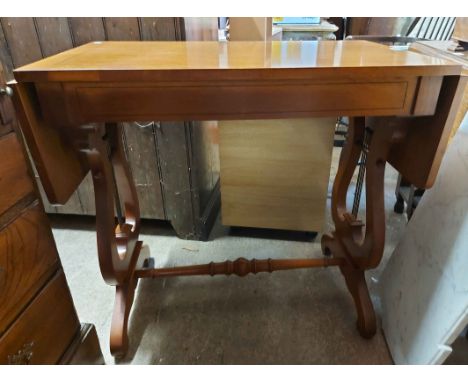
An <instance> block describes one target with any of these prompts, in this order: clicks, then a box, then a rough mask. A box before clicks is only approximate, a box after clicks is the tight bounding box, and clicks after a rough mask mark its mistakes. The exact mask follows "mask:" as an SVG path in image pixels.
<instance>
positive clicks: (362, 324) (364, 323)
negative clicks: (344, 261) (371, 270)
mask: <svg viewBox="0 0 468 382" xmlns="http://www.w3.org/2000/svg"><path fill="white" fill-rule="evenodd" d="M340 270H341V273H342V274H343V276H344V277H345V280H346V285H347V286H348V290H349V292H350V293H351V295H352V297H353V300H354V305H355V307H356V312H357V323H356V325H357V329H358V331H359V334H360V335H361V336H362V337H364V338H372V337H373V336H374V335H375V333H376V331H377V320H376V317H375V312H374V306H373V305H372V301H371V298H370V295H369V290H368V288H367V284H366V278H365V276H364V271H362V270H359V269H354V268H352V267H351V266H348V265H345V266H341V267H340Z"/></svg>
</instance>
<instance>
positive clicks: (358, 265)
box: [322, 118, 376, 338]
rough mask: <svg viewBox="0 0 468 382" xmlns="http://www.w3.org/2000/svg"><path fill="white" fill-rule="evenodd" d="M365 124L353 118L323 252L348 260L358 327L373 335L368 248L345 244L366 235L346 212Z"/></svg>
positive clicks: (346, 266) (346, 270) (347, 272)
mask: <svg viewBox="0 0 468 382" xmlns="http://www.w3.org/2000/svg"><path fill="white" fill-rule="evenodd" d="M364 123H365V120H364V118H353V119H352V120H350V126H349V131H348V137H347V141H346V144H345V147H344V148H343V150H342V152H341V156H340V163H339V168H338V172H337V175H336V178H335V182H334V184H333V193H332V216H333V221H334V223H335V230H336V231H335V232H333V233H332V234H328V235H323V237H322V252H323V254H324V255H326V256H331V255H333V257H337V258H342V259H344V260H345V262H344V265H341V266H340V270H341V273H342V274H343V276H344V278H345V281H346V285H347V287H348V290H349V292H350V293H351V295H352V297H353V300H354V304H355V307H356V312H357V316H358V318H357V327H358V330H359V333H360V334H361V335H362V336H363V337H365V338H370V337H372V336H373V335H374V334H375V332H376V318H375V312H374V308H373V306H372V302H371V299H370V295H369V291H368V289H367V285H366V280H365V277H364V270H365V268H366V266H365V264H363V262H362V261H361V260H362V259H363V258H364V257H365V253H363V252H365V251H363V250H361V248H359V245H357V244H355V245H354V248H353V249H354V250H353V249H351V250H350V248H348V245H346V243H348V244H349V243H358V242H361V240H362V236H363V231H362V223H361V222H360V221H357V220H356V219H355V218H354V217H353V216H352V215H351V214H350V213H349V212H348V211H347V208H346V195H347V191H348V188H349V184H350V182H351V179H352V177H353V173H354V171H355V168H356V164H357V162H358V160H359V156H360V153H361V145H362V142H363V139H364V131H365V124H364ZM356 250H357V251H356ZM357 252H359V253H357Z"/></svg>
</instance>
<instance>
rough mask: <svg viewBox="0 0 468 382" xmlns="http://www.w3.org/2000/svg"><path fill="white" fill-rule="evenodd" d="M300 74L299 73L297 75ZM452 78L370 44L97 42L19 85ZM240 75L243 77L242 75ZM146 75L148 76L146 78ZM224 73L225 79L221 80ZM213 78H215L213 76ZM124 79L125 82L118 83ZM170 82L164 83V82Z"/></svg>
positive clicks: (32, 69) (451, 68)
mask: <svg viewBox="0 0 468 382" xmlns="http://www.w3.org/2000/svg"><path fill="white" fill-rule="evenodd" d="M292 69H294V70H292ZM312 69H313V74H314V75H317V74H319V72H320V73H321V74H326V73H329V74H336V72H337V70H340V74H342V73H343V72H346V73H348V74H350V75H352V74H353V73H361V74H366V75H368V74H369V70H372V71H373V75H379V70H380V71H383V72H382V73H385V74H386V75H387V76H388V75H393V76H398V75H452V74H459V73H460V67H459V66H458V65H456V64H455V63H453V62H450V61H446V60H444V59H441V58H435V57H429V56H425V55H422V54H417V53H413V52H407V51H403V52H402V51H394V50H392V49H390V48H389V47H387V46H384V45H380V44H376V43H372V42H368V41H273V42H250V41H249V42H244V41H236V42H206V41H204V42H195V41H192V42H155V41H147V42H146V41H145V42H143V41H106V42H93V43H89V44H86V45H82V46H80V47H77V48H75V49H71V50H68V51H66V52H63V53H59V54H57V55H54V56H51V57H48V58H45V59H43V60H40V61H37V62H35V63H32V64H29V65H26V66H23V67H21V68H19V69H16V70H15V77H16V79H17V80H18V81H32V82H34V81H95V80H99V81H106V80H109V81H113V80H114V81H115V80H117V79H118V80H121V79H122V75H124V78H125V79H127V80H132V79H135V80H139V79H159V78H164V79H171V78H176V77H171V74H173V75H174V76H180V74H181V72H187V71H190V72H191V74H194V72H196V74H197V75H200V74H201V73H206V72H212V71H213V70H215V71H216V72H218V75H221V76H223V75H228V73H230V74H232V73H233V72H237V74H241V75H242V76H244V77H245V76H249V75H252V74H253V72H255V73H256V74H259V70H261V75H264V76H266V77H265V78H269V77H268V76H270V75H271V76H273V75H278V74H282V75H288V76H291V75H294V76H296V75H301V76H307V75H310V74H312V72H311V70H312ZM239 72H240V73H239ZM142 73H144V76H142ZM221 73H223V74H221ZM211 74H212V73H211ZM118 76H120V77H118ZM162 76H164V77H162Z"/></svg>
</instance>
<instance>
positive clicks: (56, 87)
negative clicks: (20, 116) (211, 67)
mask: <svg viewBox="0 0 468 382" xmlns="http://www.w3.org/2000/svg"><path fill="white" fill-rule="evenodd" d="M429 78H431V77H429ZM437 78H438V79H441V77H437ZM425 79H426V77H409V78H398V79H393V80H391V79H389V80H387V79H386V80H382V81H368V82H341V83H340V82H330V83H323V82H317V81H314V82H304V83H298V82H297V81H296V82H291V83H288V82H279V83H275V82H254V83H242V82H241V83H235V82H234V83H222V84H216V83H208V84H194V83H189V84H160V83H155V84H152V83H125V82H123V83H107V82H90V83H83V82H69V83H36V90H37V92H38V95H39V100H40V102H41V108H42V110H43V112H44V115H45V116H46V118H47V119H49V120H51V121H55V122H56V123H58V124H66V125H75V126H76V125H81V124H85V123H91V122H128V121H147V120H160V121H177V120H242V119H244V120H245V119H281V118H304V117H330V116H341V115H348V116H364V115H372V116H414V115H430V114H433V113H434V111H435V106H436V101H437V97H438V90H439V89H437V88H435V89H431V90H434V91H432V92H431V94H428V92H420V91H418V89H420V88H421V84H422V83H425ZM434 95H435V96H434ZM421 103H423V104H424V105H425V107H424V108H421V107H417V108H415V105H419V104H421ZM415 110H416V112H415ZM56 123H54V124H56Z"/></svg>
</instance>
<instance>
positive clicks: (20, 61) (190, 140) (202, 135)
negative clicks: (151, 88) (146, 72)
mask: <svg viewBox="0 0 468 382" xmlns="http://www.w3.org/2000/svg"><path fill="white" fill-rule="evenodd" d="M217 39H218V29H217V18H216V17H207V18H174V17H168V18H164V17H138V18H137V17H115V18H113V17H105V18H101V17H92V18H86V17H84V18H83V17H69V18H67V17H34V18H33V17H21V18H16V17H2V18H0V62H2V63H3V65H4V66H5V68H6V76H7V79H9V80H11V79H12V78H13V75H12V70H13V68H15V67H19V66H22V65H25V64H28V63H30V62H33V61H37V60H39V59H42V58H45V57H48V56H51V55H53V54H56V53H59V52H62V51H65V50H68V49H71V48H73V47H76V46H80V45H82V44H85V43H87V42H90V41H104V40H145V41H146V40H164V41H177V40H217ZM140 53H141V52H136V53H135V57H138V55H139V54H140ZM123 129H124V134H125V138H124V139H125V143H124V150H125V152H126V155H127V157H128V160H129V162H130V167H131V170H132V173H133V176H134V178H135V183H136V188H137V192H138V197H139V200H140V204H141V206H140V207H141V214H142V217H143V218H150V219H162V220H168V221H170V222H171V224H172V226H173V228H174V229H175V231H176V233H177V234H178V236H179V237H181V238H187V239H206V237H207V235H208V234H209V231H210V229H211V223H212V222H213V220H214V218H215V217H216V215H217V213H218V211H219V204H220V194H219V184H218V179H219V159H218V149H217V142H216V141H215V138H216V136H217V135H216V133H214V132H215V130H216V126H215V125H214V126H213V124H203V123H202V124H200V122H194V121H163V122H160V121H140V122H139V123H138V124H137V123H135V122H133V121H126V122H125V123H124V124H123ZM44 139H48V137H46V136H44ZM62 159H63V160H64V161H65V162H66V163H63V166H65V167H66V166H69V165H70V163H69V162H70V160H71V159H70V158H69V157H68V154H66V153H64V156H63V157H62ZM74 163H75V166H74V167H73V168H74V169H73V170H72V171H71V172H70V173H69V174H68V177H67V181H70V186H71V187H73V189H75V188H76V185H75V184H74V183H73V181H72V178H73V176H75V178H74V179H75V181H76V179H78V178H79V179H82V176H81V174H80V171H81V169H80V168H79V166H78V164H77V162H76V161H74ZM55 166H57V170H59V167H60V166H61V164H60V163H57V164H55ZM172 166H173V167H172ZM169 168H170V169H169ZM69 169H70V170H71V168H69ZM73 174H74V175H73ZM62 179H64V177H63V176H62V173H61V171H58V176H57V177H56V178H54V179H53V181H62ZM39 187H40V189H41V194H42V201H43V203H44V205H45V209H46V211H47V212H48V213H64V214H78V215H94V214H95V205H94V197H93V186H92V180H91V175H88V176H86V177H85V178H84V179H83V180H82V182H81V184H80V186H79V187H78V189H76V191H75V192H74V193H73V195H72V196H71V198H70V199H69V200H68V202H67V203H66V204H65V205H61V206H59V205H54V204H53V203H52V204H51V203H49V201H48V200H47V198H46V197H45V193H44V192H43V190H42V185H40V186H39ZM44 187H46V185H44Z"/></svg>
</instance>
